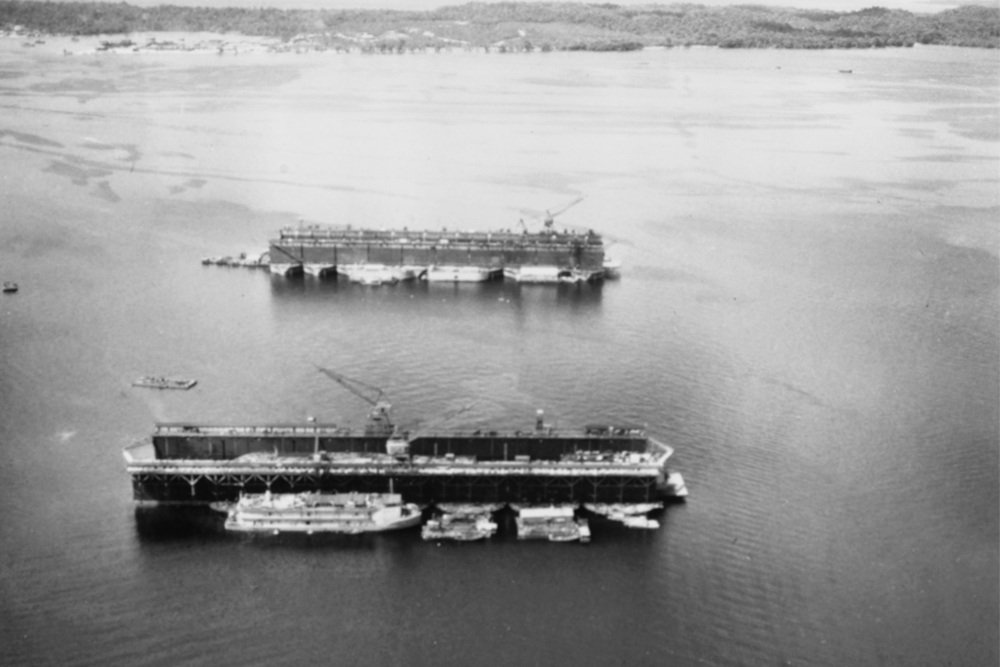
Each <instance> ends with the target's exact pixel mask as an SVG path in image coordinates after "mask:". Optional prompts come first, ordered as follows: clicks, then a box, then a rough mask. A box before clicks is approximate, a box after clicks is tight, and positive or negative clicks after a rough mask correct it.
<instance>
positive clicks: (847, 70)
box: [837, 69, 854, 74]
mask: <svg viewBox="0 0 1000 667" xmlns="http://www.w3.org/2000/svg"><path fill="white" fill-rule="evenodd" d="M837 71H838V72H840V73H841V74H850V73H852V72H853V71H854V70H852V69H842V70H837Z"/></svg>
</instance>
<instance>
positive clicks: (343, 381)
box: [316, 366, 385, 405]
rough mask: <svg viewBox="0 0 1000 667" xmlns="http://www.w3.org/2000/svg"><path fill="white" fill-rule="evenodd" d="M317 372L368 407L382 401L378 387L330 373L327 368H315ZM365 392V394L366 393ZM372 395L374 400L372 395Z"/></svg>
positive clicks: (334, 372) (381, 392)
mask: <svg viewBox="0 0 1000 667" xmlns="http://www.w3.org/2000/svg"><path fill="white" fill-rule="evenodd" d="M316 368H317V370H319V372H320V373H323V374H324V375H326V376H327V377H329V378H330V379H331V380H333V381H334V382H337V383H338V384H340V385H341V386H343V387H344V388H345V389H347V391H349V392H351V393H352V394H354V395H355V396H357V397H358V398H360V399H361V400H363V401H365V402H366V403H368V404H370V405H378V403H379V401H381V400H382V396H383V395H384V393H385V392H383V391H382V390H381V389H379V388H378V387H375V386H372V385H370V384H368V383H367V382H362V381H361V380H355V379H354V378H349V377H347V376H346V375H343V374H341V373H337V372H336V371H331V370H330V369H328V368H323V367H322V366H317V367H316ZM366 392H367V393H366ZM373 393H374V396H375V397H374V398H372V394H373Z"/></svg>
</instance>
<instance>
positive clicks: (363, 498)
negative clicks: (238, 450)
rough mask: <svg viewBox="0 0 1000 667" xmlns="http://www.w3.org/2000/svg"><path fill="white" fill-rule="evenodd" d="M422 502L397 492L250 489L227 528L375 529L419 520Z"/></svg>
mask: <svg viewBox="0 0 1000 667" xmlns="http://www.w3.org/2000/svg"><path fill="white" fill-rule="evenodd" d="M420 519H421V514H420V508H419V507H418V506H417V505H414V504H413V503H403V500H402V497H401V496H400V495H399V494H395V493H369V494H362V493H313V492H306V493H275V494H272V493H259V494H246V495H244V496H242V497H241V498H240V499H239V502H237V503H236V504H235V505H234V506H233V507H232V508H231V509H230V510H229V516H228V518H227V519H226V530H232V531H240V532H251V533H274V534H278V533H283V532H288V533H306V534H309V535H311V534H313V533H372V532H381V531H386V530H399V529H401V528H409V527H411V526H416V525H419V524H420Z"/></svg>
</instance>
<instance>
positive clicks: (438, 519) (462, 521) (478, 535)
mask: <svg viewBox="0 0 1000 667" xmlns="http://www.w3.org/2000/svg"><path fill="white" fill-rule="evenodd" d="M496 532H497V524H496V523H495V522H494V521H493V519H492V518H491V517H490V515H489V514H440V515H437V516H434V517H433V518H431V519H430V520H428V521H427V523H425V524H424V525H423V527H422V528H421V530H420V536H421V537H422V538H423V539H425V540H457V541H460V542H470V541H473V540H483V539H486V538H487V537H491V536H492V535H494V534H496Z"/></svg>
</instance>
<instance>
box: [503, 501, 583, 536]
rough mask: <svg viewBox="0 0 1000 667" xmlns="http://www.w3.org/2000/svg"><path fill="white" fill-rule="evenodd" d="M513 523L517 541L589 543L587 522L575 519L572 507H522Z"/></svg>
mask: <svg viewBox="0 0 1000 667" xmlns="http://www.w3.org/2000/svg"><path fill="white" fill-rule="evenodd" d="M515 522H516V523H517V539H519V540H548V541H549V542H572V541H574V540H580V541H581V542H589V541H590V524H589V522H588V521H587V520H586V519H577V518H575V517H574V515H573V508H572V506H549V507H524V508H522V509H520V510H519V511H518V515H517V518H516V519H515Z"/></svg>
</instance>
